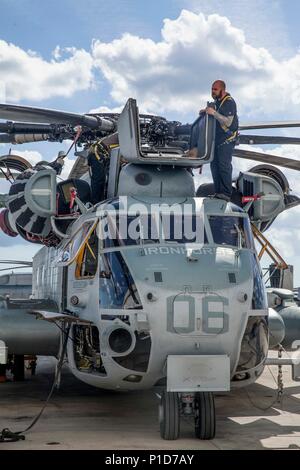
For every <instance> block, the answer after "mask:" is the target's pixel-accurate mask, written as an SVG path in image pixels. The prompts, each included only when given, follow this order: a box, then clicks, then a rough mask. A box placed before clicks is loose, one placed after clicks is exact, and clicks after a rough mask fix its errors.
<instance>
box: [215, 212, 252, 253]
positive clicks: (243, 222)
mask: <svg viewBox="0 0 300 470" xmlns="http://www.w3.org/2000/svg"><path fill="white" fill-rule="evenodd" d="M208 219H209V224H210V228H211V232H212V236H213V240H214V243H216V244H217V245H230V246H234V247H242V248H249V249H254V242H253V235H252V232H251V227H250V223H249V220H248V219H247V218H245V217H232V216H218V215H211V216H209V217H208Z"/></svg>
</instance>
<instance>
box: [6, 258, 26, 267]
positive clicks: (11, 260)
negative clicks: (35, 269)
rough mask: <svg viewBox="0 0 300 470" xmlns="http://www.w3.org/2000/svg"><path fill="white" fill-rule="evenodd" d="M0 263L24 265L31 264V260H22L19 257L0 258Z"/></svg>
mask: <svg viewBox="0 0 300 470" xmlns="http://www.w3.org/2000/svg"><path fill="white" fill-rule="evenodd" d="M0 264H23V265H24V266H32V261H23V260H20V259H17V260H15V259H0Z"/></svg>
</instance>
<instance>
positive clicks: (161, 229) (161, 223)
mask: <svg viewBox="0 0 300 470" xmlns="http://www.w3.org/2000/svg"><path fill="white" fill-rule="evenodd" d="M197 222H199V223H197ZM103 232H104V234H105V236H106V238H107V239H109V240H110V243H111V244H110V246H115V247H117V246H122V245H144V244H153V243H160V242H161V243H163V242H167V243H169V242H173V243H196V242H197V243H207V236H206V232H205V229H204V227H203V223H202V221H201V220H200V219H199V221H198V220H197V218H196V215H192V216H186V215H174V214H168V213H167V214H164V213H160V214H156V215H148V214H140V215H135V216H131V215H127V214H126V215H124V216H122V215H117V217H107V218H106V219H104V220H103Z"/></svg>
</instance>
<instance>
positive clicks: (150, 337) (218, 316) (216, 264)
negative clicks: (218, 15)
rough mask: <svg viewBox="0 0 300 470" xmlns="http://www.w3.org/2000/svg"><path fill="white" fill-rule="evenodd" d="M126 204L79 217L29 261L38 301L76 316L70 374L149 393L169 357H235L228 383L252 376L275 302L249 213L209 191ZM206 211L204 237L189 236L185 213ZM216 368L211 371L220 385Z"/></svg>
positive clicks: (195, 215)
mask: <svg viewBox="0 0 300 470" xmlns="http://www.w3.org/2000/svg"><path fill="white" fill-rule="evenodd" d="M123 202H124V200H122V198H114V199H112V200H110V201H106V202H104V203H101V204H99V205H98V206H96V207H95V208H93V210H91V211H89V212H88V213H87V214H85V215H82V216H80V218H79V219H78V220H77V221H76V222H75V223H74V224H73V225H72V227H71V233H70V234H69V237H68V238H67V239H66V240H64V241H63V242H62V243H61V244H60V245H59V246H58V247H57V248H46V247H44V248H42V249H41V250H40V251H39V252H38V253H37V255H36V256H35V258H34V261H33V263H34V268H33V273H34V280H33V294H34V297H35V298H50V299H52V300H54V301H55V302H56V303H57V305H58V310H60V311H61V312H63V311H67V312H72V314H73V315H75V316H76V317H77V318H78V322H77V323H75V324H73V326H72V328H71V335H70V339H69V342H68V362H69V366H70V368H71V371H72V372H73V374H74V375H75V376H76V377H77V378H78V379H80V380H82V381H84V382H86V383H88V384H90V385H93V386H96V387H99V388H106V389H119V390H130V389H146V388H152V387H155V386H159V385H164V384H165V380H166V378H168V374H169V372H168V370H167V358H168V357H170V356H177V357H179V356H180V357H190V356H195V357H196V356H197V357H199V356H211V357H215V356H216V357H218V356H219V357H227V358H229V360H228V375H229V377H230V383H231V386H242V385H248V384H249V383H251V382H253V381H255V380H256V379H257V377H258V376H259V375H260V374H261V373H262V371H263V366H264V361H265V358H266V356H267V351H268V321H267V316H268V308H267V298H266V292H265V287H264V283H263V281H262V273H261V268H260V265H259V261H258V258H257V255H256V251H255V247H254V241H253V236H252V232H251V228H250V222H249V218H248V215H247V214H246V213H245V212H243V211H242V210H241V209H240V208H239V207H237V206H235V205H233V204H230V203H229V204H228V203H225V202H224V201H221V200H214V199H209V198H206V199H202V198H169V199H168V198H164V199H163V201H161V200H160V198H149V197H148V198H147V197H142V198H140V199H139V200H138V198H137V197H132V198H131V197H127V198H126V212H125V211H124V204H123ZM137 203H139V204H140V206H139V207H140V209H139V212H138V213H137V212H136V204H137ZM162 203H163V204H162ZM186 204H189V207H192V208H193V209H192V211H190V213H189V215H188V216H187V218H185V217H184V216H183V215H182V214H183V211H181V212H180V209H183V206H184V205H186ZM153 205H154V206H155V209H154V210H153V207H152V206H153ZM141 207H142V208H143V207H144V212H143V209H141ZM167 207H170V208H172V209H173V212H172V211H171V212H170V215H169V217H170V218H169V220H170V226H169V229H168V230H166V227H165V225H164V220H163V215H164V213H165V212H166V208H167ZM178 209H179V211H178ZM122 214H123V215H124V214H125V215H126V224H127V225H126V229H127V233H126V237H125V236H123V235H122V234H121V233H120V232H121V230H120V226H121V222H120V221H121V217H122ZM149 214H150V215H149ZM198 219H201V223H202V229H203V232H202V238H201V239H200V240H196V239H195V237H194V238H193V237H191V238H190V240H188V239H187V238H186V234H185V233H184V229H185V224H186V223H187V222H186V221H187V220H189V221H190V222H191V225H192V226H194V224H195V222H196V221H197V220H198ZM146 226H147V227H146ZM175 227H177V228H178V227H181V229H182V233H181V234H178V233H175V232H176V229H175ZM134 228H135V231H134ZM150 228H151V230H150ZM130 230H131V233H129V232H130ZM151 231H152V232H151ZM113 232H114V233H113ZM150 232H151V233H150ZM167 232H168V233H167ZM136 233H137V236H136V237H135V236H134V235H135V234H136ZM81 320H82V322H83V321H89V322H91V323H90V324H86V323H81ZM215 373H216V372H215V371H210V372H207V377H206V380H207V381H210V382H211V385H212V389H214V388H213V382H214V380H217V378H216V377H214V374H215ZM211 374H212V375H211ZM183 387H184V385H183ZM199 387H201V378H199ZM186 389H187V391H188V385H186ZM224 389H225V388H224Z"/></svg>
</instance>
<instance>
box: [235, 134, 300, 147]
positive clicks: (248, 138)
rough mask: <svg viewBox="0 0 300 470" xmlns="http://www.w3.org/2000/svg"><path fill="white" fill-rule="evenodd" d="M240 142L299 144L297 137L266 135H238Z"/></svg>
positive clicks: (252, 143)
mask: <svg viewBox="0 0 300 470" xmlns="http://www.w3.org/2000/svg"><path fill="white" fill-rule="evenodd" d="M239 143H240V144H248V145H265V144H281V145H283V144H292V145H300V138H299V137H279V136H267V135H240V136H239Z"/></svg>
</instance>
